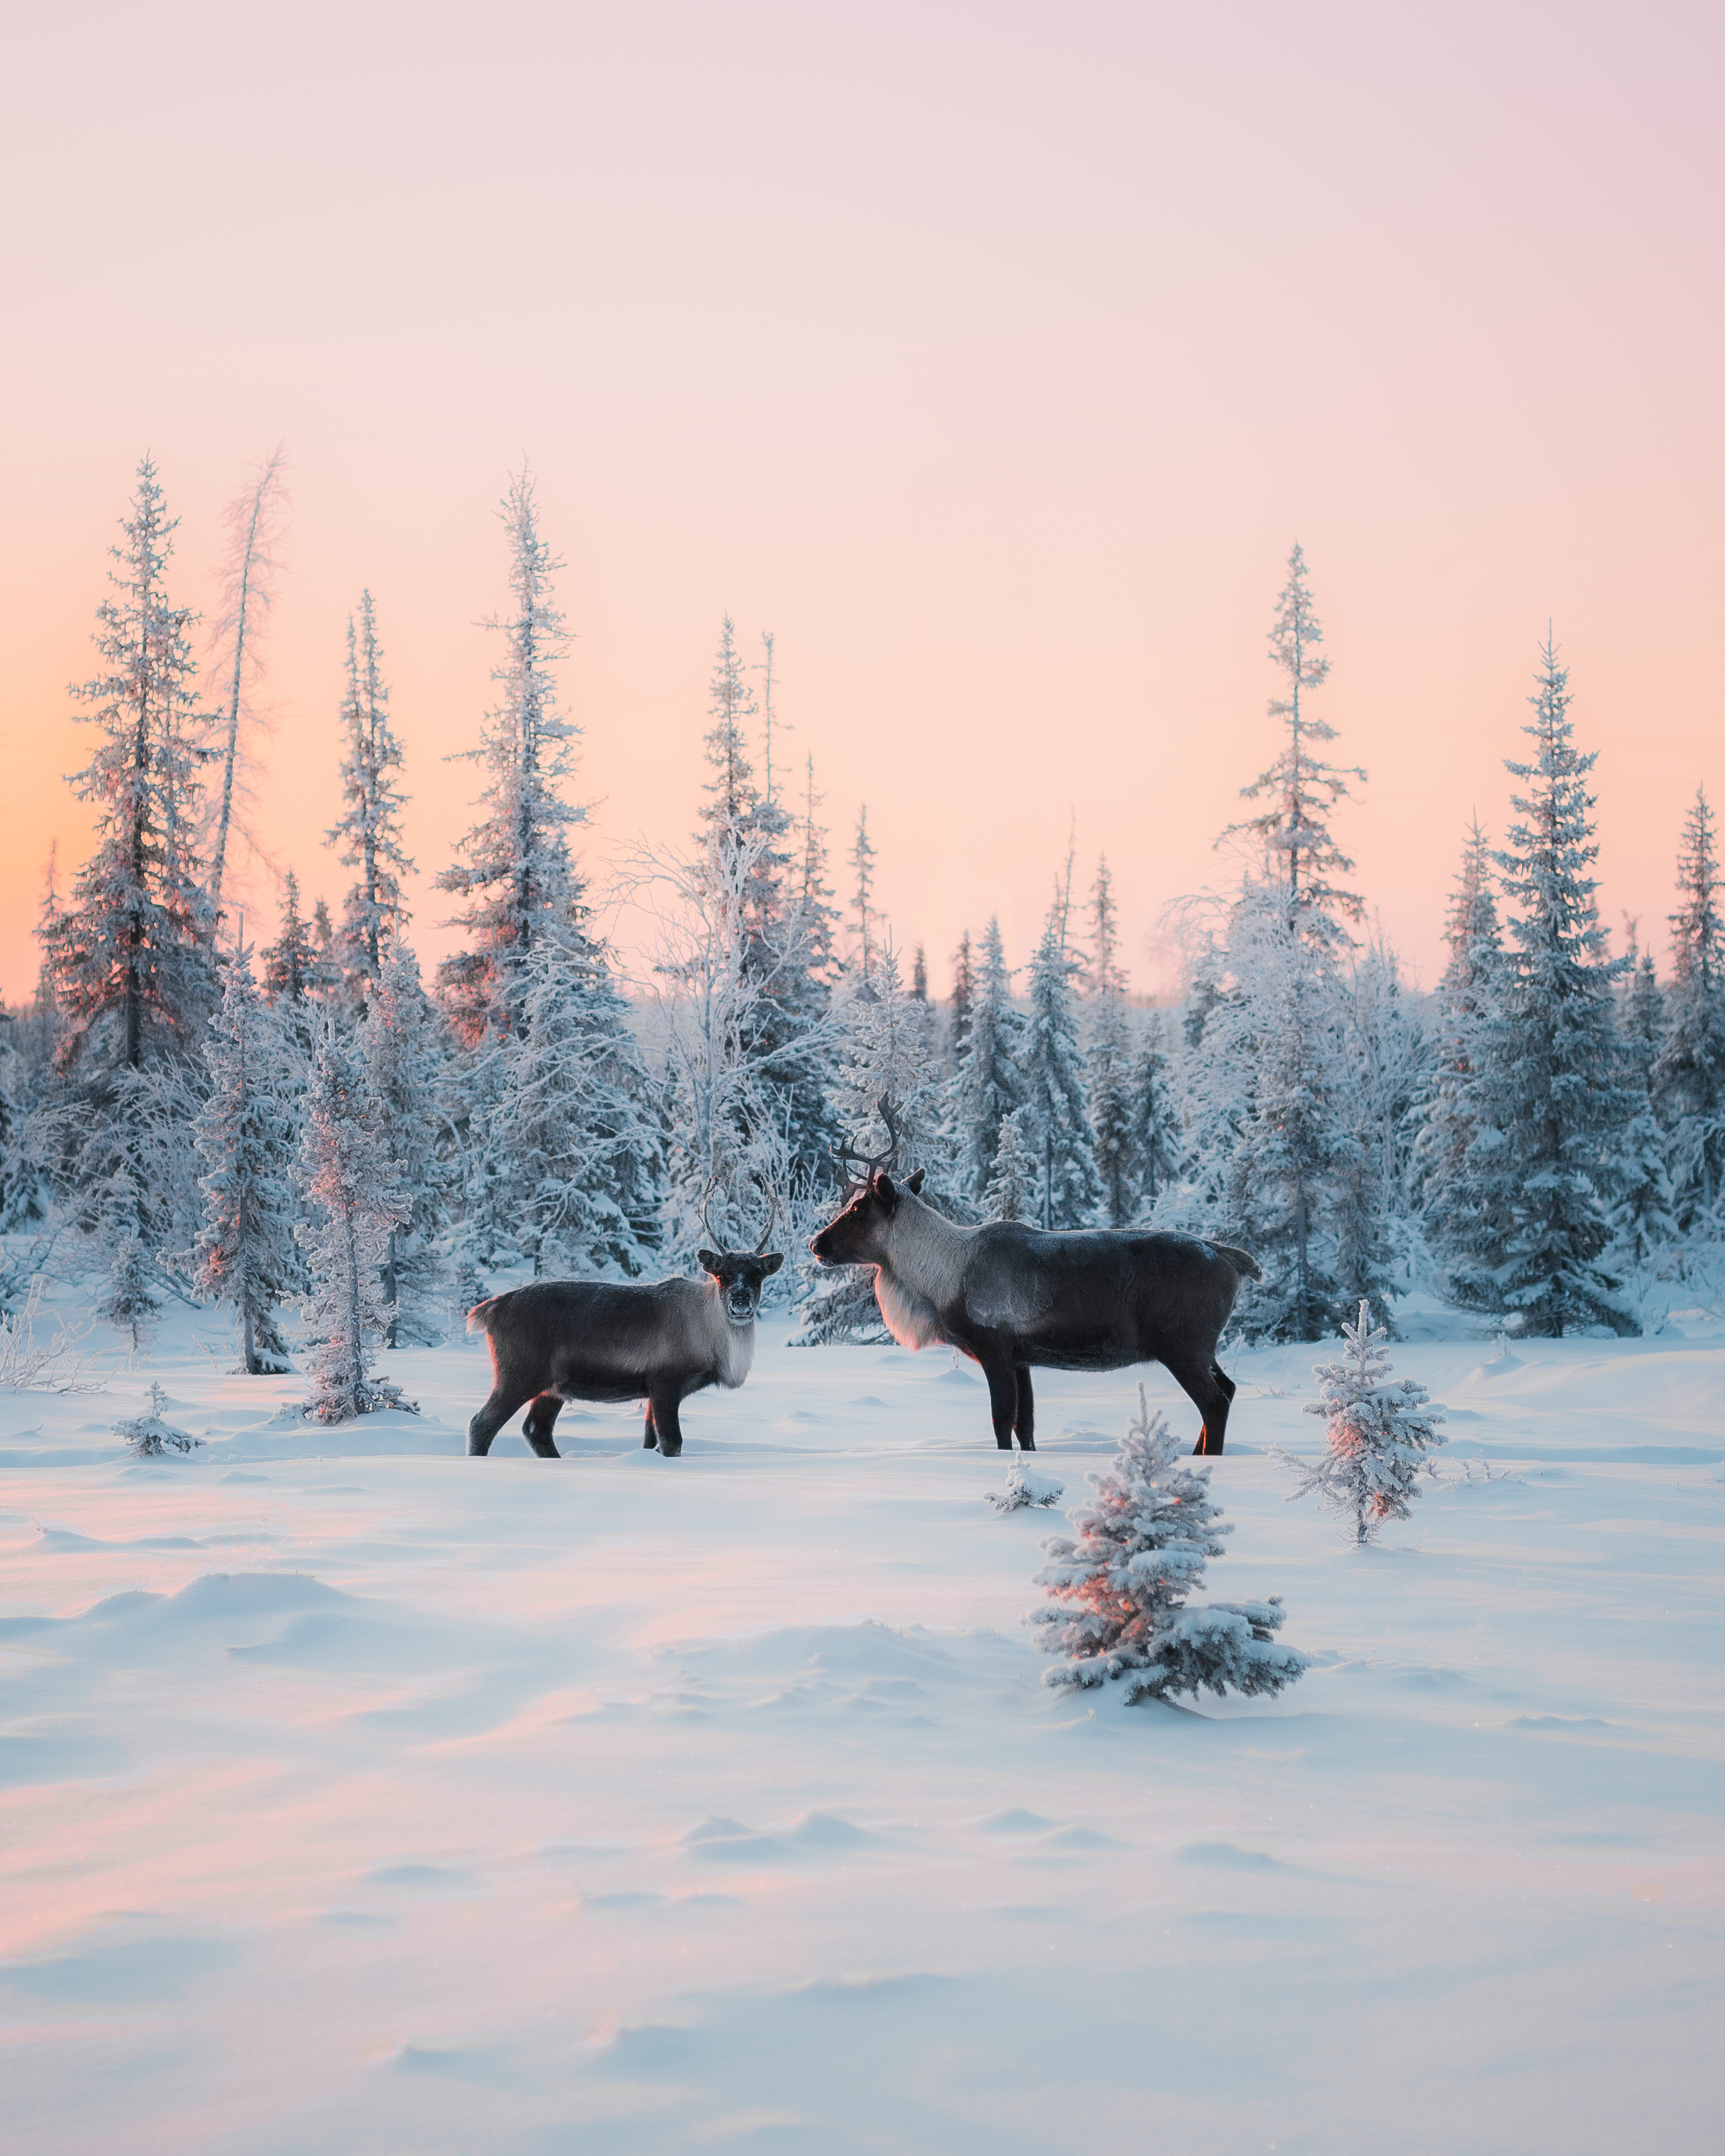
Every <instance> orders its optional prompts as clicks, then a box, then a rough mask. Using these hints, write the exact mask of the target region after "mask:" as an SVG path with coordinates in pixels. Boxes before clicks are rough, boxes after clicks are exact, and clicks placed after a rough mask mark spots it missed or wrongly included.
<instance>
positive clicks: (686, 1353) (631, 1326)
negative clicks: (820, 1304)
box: [467, 1204, 784, 1460]
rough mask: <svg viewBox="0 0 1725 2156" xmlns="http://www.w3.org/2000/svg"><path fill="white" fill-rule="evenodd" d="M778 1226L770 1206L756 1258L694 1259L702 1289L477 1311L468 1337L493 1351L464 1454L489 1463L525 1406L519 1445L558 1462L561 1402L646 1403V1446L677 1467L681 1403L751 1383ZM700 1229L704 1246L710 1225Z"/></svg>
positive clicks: (514, 1297)
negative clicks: (487, 1386)
mask: <svg viewBox="0 0 1725 2156" xmlns="http://www.w3.org/2000/svg"><path fill="white" fill-rule="evenodd" d="M701 1217H702V1219H703V1220H706V1212H705V1209H703V1211H702V1214H701ZM777 1217H778V1207H777V1205H776V1204H775V1205H774V1207H773V1210H772V1211H771V1212H770V1213H769V1214H768V1217H767V1225H766V1227H765V1228H764V1229H762V1231H761V1240H760V1241H759V1242H758V1243H757V1244H756V1245H755V1247H754V1249H753V1250H698V1251H697V1252H696V1258H697V1259H698V1260H699V1262H700V1264H701V1267H702V1268H703V1270H705V1271H706V1275H707V1277H706V1280H704V1281H693V1280H667V1281H655V1283H654V1284H653V1285H652V1286H650V1287H649V1286H640V1287H637V1286H632V1285H614V1284H613V1283H612V1282H611V1281H532V1282H531V1284H530V1285H529V1286H526V1287H516V1288H511V1289H510V1290H509V1291H508V1292H507V1293H506V1294H504V1295H494V1296H492V1297H491V1298H490V1301H488V1302H481V1303H477V1304H475V1306H474V1307H473V1309H471V1310H470V1311H469V1312H468V1313H467V1327H468V1330H469V1331H470V1332H483V1333H485V1335H486V1337H487V1338H488V1339H489V1341H490V1347H491V1375H492V1383H491V1397H490V1399H488V1400H487V1401H486V1402H485V1405H484V1406H483V1407H482V1408H481V1409H480V1411H479V1413H478V1414H476V1415H475V1417H474V1419H473V1420H472V1421H471V1423H470V1424H468V1430H467V1450H468V1451H469V1453H470V1455H478V1456H480V1457H481V1458H482V1457H483V1456H484V1455H485V1454H486V1453H488V1452H489V1451H490V1449H491V1440H492V1439H493V1438H494V1437H495V1435H497V1433H498V1431H499V1430H501V1429H502V1427H503V1425H504V1424H505V1423H506V1422H507V1421H508V1420H509V1419H510V1417H511V1415H512V1414H514V1413H515V1411H516V1409H517V1408H519V1407H521V1406H524V1405H525V1404H526V1402H528V1401H529V1400H531V1402H532V1405H531V1407H530V1408H528V1409H527V1418H526V1422H525V1423H524V1424H522V1425H521V1435H522V1436H523V1437H525V1438H526V1440H527V1444H528V1445H529V1446H530V1448H531V1450H533V1451H534V1452H536V1454H537V1455H539V1457H540V1458H541V1459H542V1460H555V1459H557V1457H558V1454H557V1445H556V1444H555V1442H554V1441H553V1440H552V1426H553V1425H554V1424H555V1423H556V1421H557V1414H558V1412H559V1410H560V1409H562V1404H563V1403H564V1401H565V1400H611V1401H620V1400H640V1399H644V1400H645V1401H646V1403H647V1426H646V1431H645V1434H644V1436H643V1438H642V1440H641V1442H642V1444H643V1445H644V1447H646V1448H647V1449H648V1450H651V1449H652V1448H653V1447H654V1446H655V1445H656V1446H657V1447H658V1449H659V1450H660V1452H661V1453H662V1454H663V1455H665V1458H666V1459H667V1460H674V1459H675V1457H676V1456H677V1455H678V1454H679V1453H680V1451H681V1450H682V1449H683V1430H682V1424H681V1423H680V1421H679V1419H678V1415H677V1410H678V1409H679V1408H680V1406H681V1404H682V1403H683V1402H684V1401H685V1400H686V1399H688V1397H689V1395H690V1394H691V1393H698V1392H702V1391H704V1390H705V1389H706V1387H707V1386H709V1385H723V1386H725V1387H726V1389H729V1390H732V1391H734V1390H735V1389H736V1388H737V1386H738V1385H740V1384H742V1382H743V1380H744V1379H745V1378H747V1376H748V1373H749V1368H750V1366H751V1364H752V1363H753V1361H754V1359H755V1313H756V1312H757V1311H758V1310H759V1308H760V1306H761V1291H762V1287H763V1286H765V1284H766V1282H767V1280H768V1277H769V1276H771V1275H772V1274H773V1273H776V1272H777V1271H778V1269H779V1267H780V1266H781V1265H783V1263H784V1253H783V1251H782V1250H773V1251H771V1252H768V1250H767V1241H768V1237H769V1236H770V1235H772V1233H773V1223H774V1221H775V1219H777ZM706 1225H707V1233H708V1235H711V1234H712V1224H711V1221H707V1224H706Z"/></svg>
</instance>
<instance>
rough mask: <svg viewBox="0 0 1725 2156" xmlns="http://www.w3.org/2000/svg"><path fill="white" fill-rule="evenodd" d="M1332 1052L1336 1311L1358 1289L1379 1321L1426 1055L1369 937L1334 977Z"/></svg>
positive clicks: (1394, 969)
mask: <svg viewBox="0 0 1725 2156" xmlns="http://www.w3.org/2000/svg"><path fill="white" fill-rule="evenodd" d="M1340 1056H1341V1069H1342V1072H1343V1078H1342V1082H1341V1084H1340V1085H1339V1086H1338V1087H1337V1094H1338V1102H1337V1106H1338V1120H1339V1122H1340V1124H1341V1129H1342V1137H1343V1148H1342V1151H1341V1153H1340V1156H1339V1159H1338V1163H1337V1178H1336V1191H1335V1199H1334V1204H1335V1221H1336V1255H1335V1260H1334V1270H1335V1275H1336V1281H1337V1297H1338V1301H1337V1309H1336V1311H1335V1316H1336V1318H1337V1322H1341V1321H1342V1319H1343V1318H1344V1317H1347V1315H1348V1313H1349V1312H1351V1311H1352V1310H1353V1307H1354V1306H1355V1305H1356V1304H1357V1303H1358V1301H1360V1299H1361V1298H1362V1297H1364V1298H1365V1299H1366V1300H1367V1301H1369V1303H1370V1304H1371V1306H1372V1309H1373V1315H1374V1316H1375V1317H1377V1318H1378V1320H1379V1321H1380V1322H1383V1323H1384V1324H1386V1325H1388V1324H1389V1299H1390V1298H1391V1297H1392V1296H1397V1295H1399V1294H1400V1293H1401V1292H1402V1290H1401V1287H1400V1286H1399V1284H1398V1282H1397V1279H1396V1267H1397V1251H1396V1236H1397V1231H1398V1226H1399V1224H1404V1223H1405V1220H1406V1219H1407V1216H1408V1214H1409V1209H1410V1206H1411V1199H1410V1196H1409V1189H1410V1176H1411V1169H1412V1156H1413V1144H1414V1137H1415V1136H1416V1134H1417V1132H1418V1128H1419V1124H1418V1120H1417V1118H1418V1111H1419V1107H1420V1102H1421V1101H1422V1099H1423V1097H1424V1096H1425V1091H1426V1086H1427V1070H1428V1062H1429V1052H1428V1044H1427V1041H1426V1037H1425V1029H1424V1028H1423V1027H1422V1025H1421V1024H1420V1019H1419V1017H1418V1015H1417V1014H1416V1012H1415V1011H1414V1009H1413V1007H1412V1004H1411V1003H1410V999H1409V998H1408V997H1407V996H1406V995H1404V993H1403V991H1402V984H1401V974H1400V969H1399V967H1398V965H1397V963H1396V958H1395V953H1394V952H1393V951H1390V950H1389V949H1388V948H1386V947H1385V946H1384V944H1383V943H1382V942H1379V941H1378V940H1376V939H1374V940H1373V942H1370V943H1369V944H1368V945H1367V947H1366V948H1365V949H1364V950H1363V951H1362V952H1358V954H1357V955H1356V957H1355V958H1354V961H1353V966H1352V968H1350V970H1349V973H1348V977H1347V978H1345V979H1344V980H1343V982H1342V983H1341V1009H1340Z"/></svg>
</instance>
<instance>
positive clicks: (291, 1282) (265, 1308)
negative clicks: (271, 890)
mask: <svg viewBox="0 0 1725 2156" xmlns="http://www.w3.org/2000/svg"><path fill="white" fill-rule="evenodd" d="M226 971H227V986H226V989H225V992H224V993H223V998H222V1003H221V1008H220V1009H218V1011H217V1013H216V1014H215V1016H214V1017H213V1019H211V1021H210V1028H209V1035H208V1040H207V1041H206V1043H205V1046H204V1056H205V1060H207V1062H208V1065H209V1091H208V1097H207V1098H206V1100H205V1101H204V1102H203V1107H202V1109H201V1110H200V1111H199V1114H198V1121H197V1122H196V1123H195V1125H194V1126H193V1144H194V1146H195V1147H197V1150H198V1157H199V1158H200V1160H201V1161H202V1162H203V1168H204V1173H203V1178H202V1183H201V1187H202V1188H203V1198H204V1215H203V1230H202V1232H201V1233H200V1235H198V1241H197V1244H196V1245H195V1247H194V1249H193V1252H192V1263H193V1280H194V1281H195V1282H196V1284H197V1286H198V1289H199V1290H200V1291H202V1292H203V1294H205V1295H207V1296H212V1297H213V1298H214V1299H215V1300H217V1301H222V1302H225V1303H228V1304H229V1305H230V1306H232V1308H233V1311H234V1317H235V1319H236V1320H237V1322H238V1323H239V1352H240V1359H239V1374H240V1375H242V1376H245V1377H262V1376H267V1375H270V1374H273V1373H279V1372H280V1371H283V1370H285V1369H286V1368H288V1357H287V1343H286V1342H285V1340H284V1339H283V1338H282V1335H281V1327H280V1320H279V1318H278V1317H277V1312H279V1311H280V1307H281V1306H282V1305H283V1304H284V1303H285V1301H287V1300H288V1298H289V1297H290V1296H292V1295H294V1294H295V1292H297V1291H298V1290H299V1289H300V1286H301V1285H302V1282H303V1267H302V1265H301V1263H300V1253H299V1250H298V1248H297V1246H296V1245H295V1240H294V1217H295V1209H296V1206H295V1188H294V1173H293V1170H294V1137H295V1132H294V1124H293V1117H292V1116H291V1114H290V1111H289V1110H288V1108H287V1107H286V1106H285V1105H284V1102H285V1098H286V1096H287V1095H288V1091H289V1085H288V1060H287V1056H286V1053H285V1043H284V1042H283V1040H282V1039H281V1036H280V1032H279V1030H278V1029H277V1026H276V1024H275V1019H274V1018H273V1016H272V1014H271V1013H270V1009H269V1006H268V1005H267V1004H265V1003H264V1000H263V998H261V997H260V996H259V993H258V990H257V986H256V983H254V980H253V978H252V971H251V962H250V953H249V952H246V951H237V952H235V953H234V956H233V957H231V958H230V959H229V961H228V966H227V968H226Z"/></svg>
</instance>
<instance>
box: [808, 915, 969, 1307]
mask: <svg viewBox="0 0 1725 2156" xmlns="http://www.w3.org/2000/svg"><path fill="white" fill-rule="evenodd" d="M933 1015H934V1014H933V1013H932V1010H931V1009H929V1006H928V1005H927V1004H926V1003H923V1002H922V1001H921V1000H919V998H916V997H915V996H913V995H911V993H909V991H908V990H907V989H906V988H905V986H904V984H903V982H902V981H901V978H900V974H899V960H898V953H897V952H896V950H895V949H894V947H893V945H892V942H891V938H890V937H888V938H887V939H886V941H884V942H882V943H881V944H880V946H879V947H877V949H876V951H875V958H874V971H873V975H872V978H870V979H869V980H867V981H864V980H862V979H861V978H859V977H858V976H856V975H855V974H853V975H852V976H851V977H850V980H849V981H848V982H847V983H845V988H843V989H842V990H841V991H840V993H839V999H838V1004H837V1017H838V1019H839V1024H840V1025H841V1026H842V1028H843V1033H842V1035H841V1038H840V1041H839V1052H838V1059H837V1067H836V1069H835V1070H834V1076H833V1080H832V1086H831V1101H832V1107H833V1116H834V1122H835V1123H836V1124H837V1126H838V1127H839V1130H841V1131H842V1132H844V1134H845V1139H846V1141H847V1142H848V1143H850V1145H852V1146H853V1147H856V1148H857V1150H858V1151H860V1152H880V1151H881V1150H882V1149H883V1148H884V1147H886V1144H887V1142H888V1132H887V1131H886V1125H885V1122H884V1120H883V1118H882V1116H881V1111H880V1103H881V1102H882V1101H886V1102H887V1103H889V1104H890V1108H891V1115H892V1119H893V1126H894V1128H895V1129H896V1132H897V1141H898V1142H897V1145H896V1149H895V1152H894V1155H893V1163H892V1165H893V1170H894V1172H895V1173H897V1174H900V1175H906V1174H909V1173H911V1170H912V1169H913V1168H922V1169H924V1170H925V1171H926V1173H927V1183H925V1184H924V1186H923V1190H922V1197H923V1200H924V1202H925V1204H930V1205H932V1206H934V1207H935V1208H937V1209H938V1210H940V1211H942V1212H950V1211H951V1210H952V1208H953V1193H952V1159H951V1156H950V1153H949V1152H948V1150H947V1142H946V1132H945V1127H944V1124H943V1122H942V1106H943V1103H942V1088H941V1084H940V1064H939V1058H938V1056H937V1054H936V1052H935V1043H934V1024H933ZM798 1337H799V1340H800V1341H801V1342H802V1343H803V1344H804V1345H807V1346H809V1347H818V1346H821V1345H823V1344H824V1343H826V1342H830V1341H840V1340H850V1341H879V1340H884V1339H886V1337H887V1336H886V1331H885V1329H884V1327H883V1326H882V1324H881V1320H880V1308H879V1306H878V1305H877V1304H876V1302H875V1272H874V1268H873V1266H871V1265H838V1266H834V1267H832V1268H830V1269H829V1270H823V1271H822V1272H820V1273H819V1275H817V1276H816V1281H815V1286H814V1291H813V1292H812V1293H811V1294H810V1296H809V1299H808V1301H807V1302H806V1303H805V1304H804V1305H803V1329H802V1332H801V1334H800V1335H799V1336H798Z"/></svg>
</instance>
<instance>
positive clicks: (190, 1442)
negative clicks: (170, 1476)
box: [114, 1383, 203, 1460]
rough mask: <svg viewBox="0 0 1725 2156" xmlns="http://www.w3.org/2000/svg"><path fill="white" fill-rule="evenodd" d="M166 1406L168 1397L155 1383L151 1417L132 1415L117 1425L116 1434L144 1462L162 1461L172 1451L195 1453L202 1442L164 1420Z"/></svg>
mask: <svg viewBox="0 0 1725 2156" xmlns="http://www.w3.org/2000/svg"><path fill="white" fill-rule="evenodd" d="M167 1404H168V1402H167V1394H166V1393H165V1392H163V1391H162V1388H161V1386H160V1385H158V1384H154V1383H152V1384H151V1387H150V1412H149V1414H141V1415H132V1416H131V1417H129V1418H128V1419H127V1420H126V1421H125V1422H116V1424H115V1425H114V1430H115V1434H116V1436H119V1437H123V1438H124V1439H125V1440H126V1443H127V1444H128V1445H130V1446H131V1449H132V1450H133V1451H134V1452H135V1453H136V1454H137V1455H138V1456H139V1458H140V1459H141V1460H162V1459H164V1458H166V1456H167V1455H168V1454H169V1453H170V1452H195V1451H196V1450H198V1446H199V1445H202V1444H203V1439H202V1438H201V1437H193V1436H192V1435H189V1434H188V1433H187V1431H185V1430H176V1429H175V1428H174V1426H173V1424H172V1423H170V1422H165V1421H163V1419H162V1409H164V1408H165V1407H166V1406H167Z"/></svg>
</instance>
